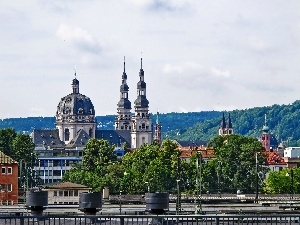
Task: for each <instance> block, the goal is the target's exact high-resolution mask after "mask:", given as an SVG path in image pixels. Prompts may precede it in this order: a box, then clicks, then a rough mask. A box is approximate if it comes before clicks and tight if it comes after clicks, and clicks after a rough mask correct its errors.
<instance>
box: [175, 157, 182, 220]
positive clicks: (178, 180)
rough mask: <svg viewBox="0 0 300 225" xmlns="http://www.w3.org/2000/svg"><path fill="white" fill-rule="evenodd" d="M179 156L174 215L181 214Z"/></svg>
mask: <svg viewBox="0 0 300 225" xmlns="http://www.w3.org/2000/svg"><path fill="white" fill-rule="evenodd" d="M180 172H181V171H180V156H178V157H177V180H176V182H177V201H176V214H177V215H178V214H180V212H181V192H180V183H179V182H180V180H181V176H180Z"/></svg>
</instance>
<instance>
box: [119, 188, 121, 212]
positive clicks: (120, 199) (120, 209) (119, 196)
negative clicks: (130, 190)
mask: <svg viewBox="0 0 300 225" xmlns="http://www.w3.org/2000/svg"><path fill="white" fill-rule="evenodd" d="M121 198H122V191H120V196H119V200H120V215H121V214H122V201H121Z"/></svg>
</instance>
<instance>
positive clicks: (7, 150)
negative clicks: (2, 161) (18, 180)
mask: <svg viewBox="0 0 300 225" xmlns="http://www.w3.org/2000/svg"><path fill="white" fill-rule="evenodd" d="M16 137H17V133H16V131H15V130H14V129H12V128H5V129H1V130H0V150H1V151H2V152H3V153H4V154H6V155H8V156H12V143H13V140H14V139H15V138H16Z"/></svg>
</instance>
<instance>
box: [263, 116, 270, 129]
mask: <svg viewBox="0 0 300 225" xmlns="http://www.w3.org/2000/svg"><path fill="white" fill-rule="evenodd" d="M262 131H263V132H264V133H269V127H268V123H267V114H265V124H264V126H263V128H262Z"/></svg>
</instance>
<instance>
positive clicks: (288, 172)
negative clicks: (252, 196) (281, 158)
mask: <svg viewBox="0 0 300 225" xmlns="http://www.w3.org/2000/svg"><path fill="white" fill-rule="evenodd" d="M265 182H266V185H265V187H264V189H263V190H264V192H265V193H267V194H288V193H290V194H291V193H296V194H299V193H300V168H292V169H291V168H284V169H283V170H281V171H270V173H269V174H268V177H267V179H266V181H265Z"/></svg>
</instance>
